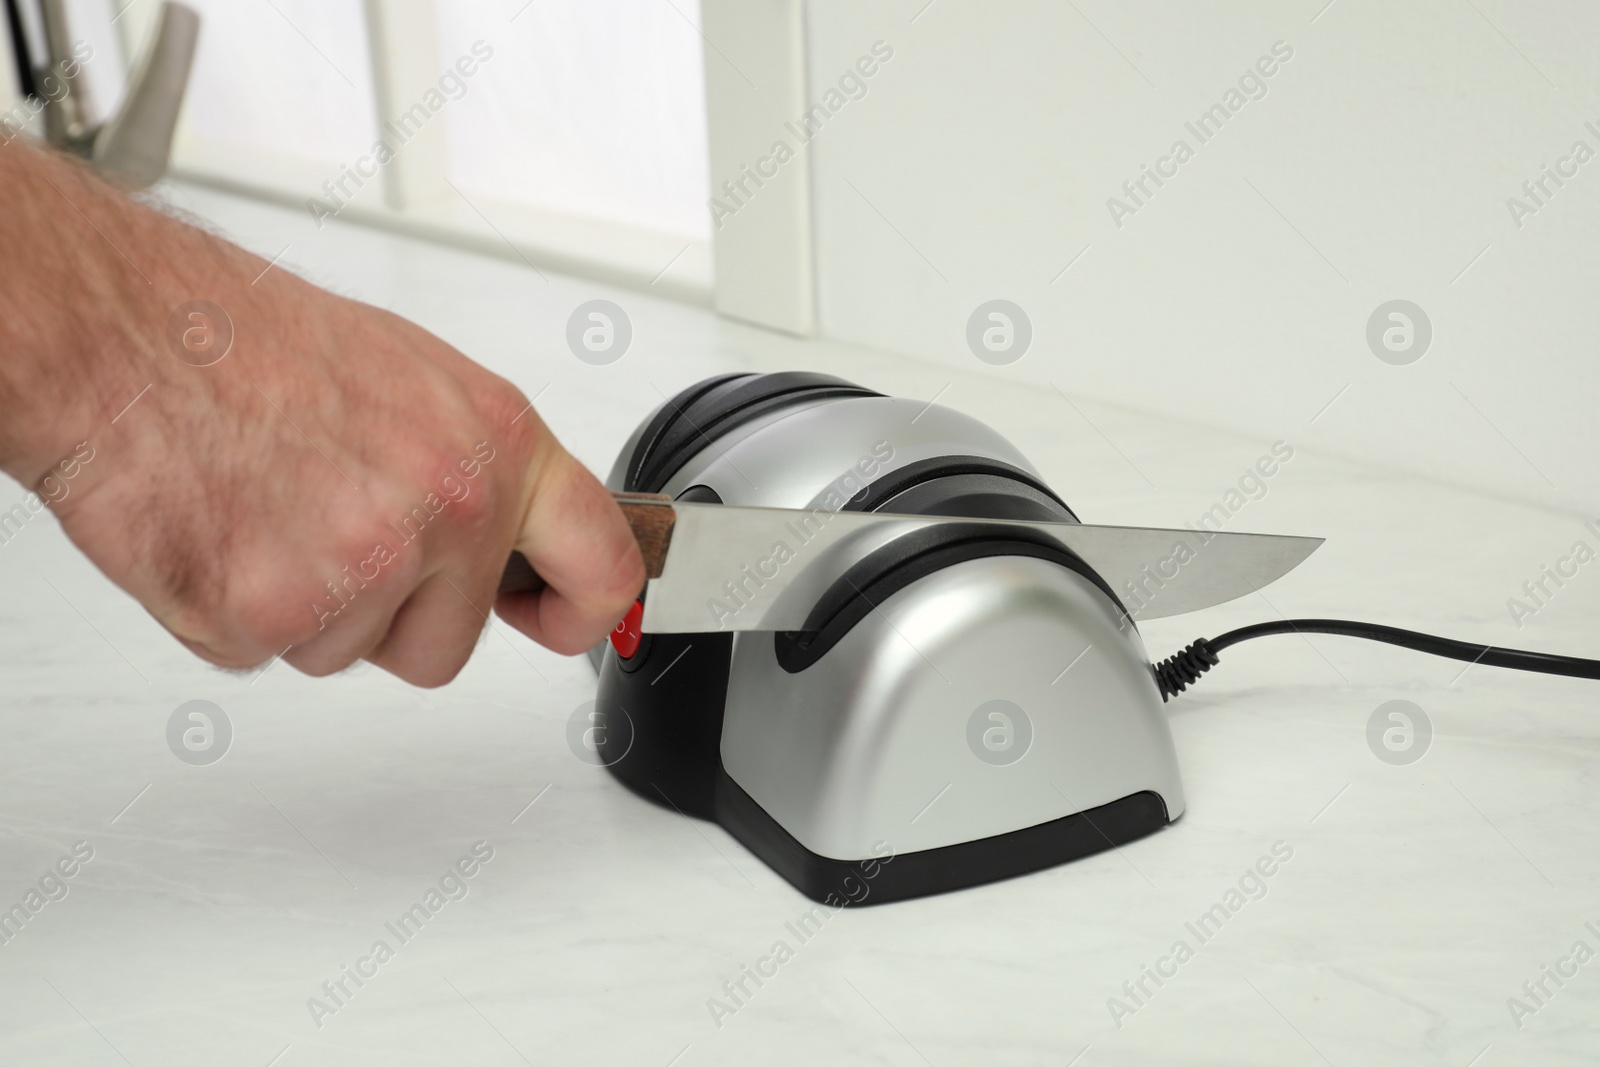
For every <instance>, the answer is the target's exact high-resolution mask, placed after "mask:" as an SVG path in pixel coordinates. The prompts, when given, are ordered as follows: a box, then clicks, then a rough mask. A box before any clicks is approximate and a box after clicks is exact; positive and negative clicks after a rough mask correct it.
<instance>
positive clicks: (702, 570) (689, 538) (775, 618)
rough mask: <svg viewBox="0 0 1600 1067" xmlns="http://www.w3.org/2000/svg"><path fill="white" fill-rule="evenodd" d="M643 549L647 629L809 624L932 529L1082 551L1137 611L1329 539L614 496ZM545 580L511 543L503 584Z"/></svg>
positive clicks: (1274, 572) (1266, 570)
mask: <svg viewBox="0 0 1600 1067" xmlns="http://www.w3.org/2000/svg"><path fill="white" fill-rule="evenodd" d="M613 496H615V498H616V501H617V504H618V505H619V506H620V507H621V509H622V513H623V515H624V516H625V517H626V518H627V520H628V525H629V526H630V527H632V529H633V534H634V538H635V540H637V541H638V542H639V549H640V552H641V553H642V554H643V556H644V561H645V573H646V575H647V576H648V579H649V581H648V582H647V584H646V587H645V593H644V597H643V599H644V617H643V621H642V623H641V625H640V629H641V631H642V632H644V633H705V632H716V631H720V630H730V631H731V630H786V631H794V630H803V629H804V628H805V624H806V619H807V617H808V616H809V615H810V614H811V610H812V608H813V607H814V606H815V605H816V603H817V600H818V598H819V597H820V596H821V595H822V594H823V592H824V591H826V590H827V589H828V587H829V586H831V585H832V584H833V583H834V582H836V581H838V580H839V579H841V578H842V577H844V576H845V575H846V573H847V572H848V571H849V569H850V567H851V566H853V565H854V564H856V563H858V562H860V561H861V560H862V559H864V558H865V557H866V556H868V555H869V554H871V553H872V552H873V551H875V550H877V549H880V548H884V547H885V546H887V545H889V544H890V543H891V542H894V541H895V540H897V539H898V538H902V537H905V536H907V535H908V534H914V533H917V532H918V531H921V530H928V529H931V528H933V527H940V526H950V525H958V526H962V527H980V528H982V530H984V531H988V530H992V531H993V532H994V534H995V536H997V537H1006V536H1012V537H1019V538H1023V539H1026V540H1030V541H1034V542H1038V541H1039V539H1040V535H1043V536H1044V537H1047V538H1050V539H1052V540H1054V541H1055V542H1058V543H1059V544H1060V545H1062V546H1064V547H1066V548H1067V549H1068V550H1070V551H1071V552H1074V553H1076V554H1077V556H1078V557H1079V558H1080V559H1082V560H1083V561H1084V562H1085V563H1087V564H1088V565H1089V567H1091V568H1092V569H1093V570H1094V571H1095V572H1097V573H1098V574H1099V575H1100V576H1101V577H1102V578H1103V579H1104V580H1105V582H1106V584H1107V585H1108V586H1109V587H1110V588H1111V589H1112V590H1113V591H1114V592H1115V593H1116V595H1117V597H1118V598H1119V599H1120V600H1121V601H1122V603H1123V606H1124V607H1125V608H1126V609H1127V611H1128V614H1129V615H1131V616H1132V617H1133V618H1135V619H1141V620H1142V619H1160V618H1166V617H1168V616H1171V615H1182V614H1184V613H1185V612H1190V611H1198V610H1199V609H1201V608H1208V607H1211V606H1212V605H1214V604H1221V603H1224V602H1226V601H1229V600H1234V599H1236V598H1238V597H1241V596H1244V595H1245V594H1246V593H1251V592H1254V591H1255V590H1257V589H1259V588H1261V587H1262V586H1264V585H1267V584H1268V583H1270V582H1273V581H1276V580H1277V579H1278V578H1281V577H1282V576H1283V575H1285V574H1287V573H1288V572H1289V571H1291V570H1293V569H1294V568H1295V567H1296V566H1298V565H1299V564H1300V563H1301V562H1302V561H1303V560H1304V559H1305V558H1306V557H1307V556H1309V555H1311V553H1312V552H1314V551H1315V550H1316V548H1317V546H1319V545H1321V544H1322V540H1323V539H1322V538H1320V537H1292V536H1284V535H1279V534H1257V533H1222V532H1218V531H1213V530H1196V529H1182V530H1176V529H1159V528H1153V527H1142V526H1090V525H1086V524H1083V523H1070V522H1020V521H1016V520H1012V519H969V518H952V517H946V516H941V515H894V514H886V513H884V512H876V511H832V510H829V509H826V508H817V509H793V508H767V507H740V506H734V505H728V504H697V503H689V502H686V501H674V500H673V499H672V498H671V497H667V496H661V495H656V494H647V493H615V494H613ZM543 586H544V580H543V579H542V578H540V577H539V575H538V574H537V573H535V571H534V569H533V567H532V566H530V565H529V563H528V561H527V559H526V558H525V557H524V556H522V554H521V553H517V552H513V553H512V554H511V559H510V560H509V561H508V562H507V564H506V568H505V572H504V574H503V575H502V577H501V579H500V589H501V591H502V592H531V591H534V590H537V589H540V588H542V587H543Z"/></svg>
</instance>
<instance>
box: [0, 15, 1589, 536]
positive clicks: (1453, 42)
mask: <svg viewBox="0 0 1600 1067" xmlns="http://www.w3.org/2000/svg"><path fill="white" fill-rule="evenodd" d="M62 2H63V6H64V7H65V8H66V9H67V10H68V11H69V12H70V14H71V16H72V20H73V24H74V28H73V37H74V38H75V39H77V38H83V39H86V40H89V41H91V42H93V43H94V45H95V46H96V48H95V59H94V60H93V61H91V62H89V63H87V64H85V69H86V76H88V77H89V78H90V81H91V88H92V89H93V95H94V97H95V99H96V101H97V102H98V103H99V106H101V107H102V108H103V109H105V110H107V111H109V110H110V109H112V108H113V107H114V105H115V95H116V93H117V91H118V88H119V86H120V85H121V84H122V83H123V82H124V81H125V80H126V79H127V77H128V72H129V69H130V67H131V66H132V65H133V64H134V63H135V62H136V57H137V56H138V54H139V51H140V48H141V46H142V42H143V41H144V40H145V39H146V38H147V36H148V35H149V34H150V33H151V30H152V26H153V24H154V22H155V21H156V19H157V16H158V12H159V10H160V7H159V4H158V0H133V2H129V0H62ZM188 2H189V3H190V5H191V6H192V7H193V8H195V9H196V10H197V11H198V12H199V13H200V14H201V16H202V18H203V21H204V31H203V33H202V35H201V37H202V40H201V44H200V47H199V49H198V52H197V55H196V59H195V64H194V70H193V77H192V80H191V84H190V86H189V91H188V93H187V96H186V99H185V104H184V107H183V110H182V113H181V117H180V120H179V123H178V126H177V131H176V136H175V138H174V143H173V152H172V173H173V174H174V175H175V176H177V177H179V178H182V179H187V180H190V181H194V182H201V183H208V184H211V185H215V186H221V187H223V188H225V189H228V190H231V191H235V192H243V193H246V194H248V195H251V196H256V197H263V198H267V199H270V200H274V201H278V202H281V203H284V204H290V205H293V206H296V207H303V208H306V209H307V210H308V211H310V212H311V213H312V215H313V216H314V217H317V219H318V222H319V225H320V224H322V223H324V222H325V221H326V220H327V219H329V218H332V217H334V216H337V218H338V219H339V220H340V221H353V222H357V223H360V224H364V225H370V226H377V227H385V228H389V229H393V230H399V231H403V232H406V233H409V234H411V235H414V236H421V237H423V238H425V239H428V240H432V241H437V242H441V243H445V244H451V245H456V246H462V247H467V248H471V249H474V250H477V251H481V252H484V253H486V254H490V255H495V256H501V257H507V258H520V259H522V260H525V261H527V262H528V263H530V264H535V265H537V266H539V267H547V268H552V269H555V270H559V271H563V272H566V273H569V274H576V275H578V276H581V277H588V278H592V279H595V280H597V281H600V282H603V283H606V284H609V285H620V286H624V287H632V288H636V289H642V290H647V291H649V292H651V293H654V294H666V295H668V296H670V297H672V298H673V299H676V300H679V301H683V302H687V303H690V304H697V305H706V306H710V307H713V308H715V309H716V310H717V311H718V312H719V313H720V314H722V315H724V316H727V317H730V318H734V319H738V320H741V321H743V322H746V323H753V324H755V325H758V326H761V327H765V328H767V329H770V330H774V331H779V332H782V333H786V334H791V335H798V336H800V337H815V338H820V339H827V340H833V341H840V342H845V343H848V344H853V345H858V346H862V347H866V348H872V349H878V350H883V351H888V352H895V353H902V354H908V355H912V356H916V357H920V358H923V359H926V360H929V361H936V362H943V363H947V364H951V365H955V366H959V367H961V368H963V369H965V370H978V371H981V372H982V373H986V374H991V375H995V376H1000V377H1003V378H1005V379H1009V380H1012V381H1024V382H1034V383H1038V384H1040V385H1045V383H1053V384H1055V385H1056V386H1057V387H1058V388H1061V389H1063V390H1064V391H1067V392H1070V393H1072V394H1074V395H1082V396H1085V397H1090V398H1094V399H1098V400H1101V401H1109V402H1113V403H1117V404H1122V405H1126V406H1129V407H1132V408H1136V409H1140V410H1144V411H1150V412H1157V413H1163V414H1171V415H1175V416H1178V417H1181V418H1182V419H1185V420H1188V421H1192V422H1198V423H1202V424H1209V425H1213V426H1218V427H1223V428H1228V429H1236V430H1241V431H1245V432H1248V433H1250V434H1252V435H1256V436H1267V437H1269V438H1270V437H1285V438H1290V437H1292V438H1293V439H1294V440H1295V441H1296V442H1297V443H1303V444H1306V445H1310V446H1313V447H1316V448H1319V449H1321V450H1323V451H1327V452H1331V453H1333V454H1336V455H1341V456H1344V457H1347V458H1353V459H1357V460H1362V461H1367V462H1373V463H1378V464H1381V465H1385V466H1391V467H1397V468H1401V469H1404V470H1407V471H1409V472H1412V473H1421V474H1425V475H1428V476H1431V477H1435V478H1440V479H1443V480H1445V481H1450V482H1454V483H1456V484H1460V485H1464V486H1469V487H1472V488H1476V489H1479V490H1483V491H1487V492H1490V493H1493V494H1497V495H1504V496H1508V497H1513V498H1516V499H1519V500H1523V501H1529V502H1538V503H1544V504H1549V505H1555V506H1558V507H1563V508H1576V509H1579V510H1587V511H1589V512H1593V511H1594V510H1595V509H1596V508H1600V472H1597V470H1596V467H1595V464H1594V462H1593V457H1594V456H1595V455H1596V452H1597V447H1596V446H1597V445H1600V433H1597V431H1596V429H1595V425H1596V423H1595V419H1594V416H1593V411H1594V407H1595V402H1596V400H1597V399H1600V361H1597V360H1596V359H1595V358H1594V354H1595V346H1596V340H1597V338H1600V321H1597V318H1600V312H1597V310H1596V308H1597V303H1596V301H1595V300H1594V298H1593V284H1594V279H1595V278H1596V276H1597V273H1596V268H1597V266H1600V262H1597V257H1600V242H1597V240H1596V238H1597V237H1600V164H1597V163H1593V162H1591V157H1592V156H1593V155H1594V153H1595V152H1597V151H1600V58H1597V57H1596V55H1595V53H1594V50H1593V49H1592V48H1591V47H1589V45H1590V44H1591V43H1592V42H1593V41H1594V40H1595V39H1596V33H1597V32H1600V8H1596V7H1595V6H1593V5H1590V4H1583V3H1577V2H1568V3H1561V2H1552V3H1541V4H1527V3H1519V2H1514V0H1426V2H1419V3H1413V4H1407V5H1404V6H1403V7H1400V8H1397V7H1395V6H1393V5H1381V4H1378V3H1376V2H1372V0H1333V2H1331V3H1330V2H1328V0H1308V2H1307V3H1303V4H1295V5H1285V4H1282V3H1267V2H1256V3H1251V2H1235V3H1227V4H1210V5H1167V4H1149V3H1109V2H1098V0H1075V2H1072V3H1062V2H1012V3H1007V4H1004V5H992V4H990V5H982V4H974V3H962V2H960V0H905V2H884V3H876V4H869V5H862V4H856V3H850V2H847V0H809V2H803V0H703V2H701V3H696V2H694V0H586V2H581V3H580V2H578V0H534V2H529V0H505V2H497V0H482V2H475V3H471V4H447V3H443V2H442V0H366V2H362V0H252V2H239V0H188ZM8 3H9V4H10V5H11V8H12V16H13V17H12V19H11V20H10V22H11V25H12V29H13V32H14V34H15V35H17V36H19V37H20V38H22V40H23V42H24V44H25V43H26V42H27V41H28V40H29V39H30V38H31V39H33V40H34V41H35V54H37V53H38V49H39V45H38V43H37V42H38V40H40V39H42V37H41V33H40V31H38V30H36V29H34V30H31V31H30V26H33V25H34V24H37V23H39V22H40V21H41V16H40V15H39V13H38V12H39V10H40V9H41V4H42V0H8ZM45 6H48V5H45ZM30 12H31V13H30ZM5 53H6V54H5V59H4V62H9V63H12V64H13V65H14V66H16V65H25V64H17V63H16V57H17V56H18V55H20V54H21V53H19V52H18V51H17V50H16V49H7V50H5ZM468 70H470V71H471V73H467V71H468ZM3 73H4V76H3V77H0V92H3V93H9V94H12V96H13V99H15V95H16V94H17V93H18V92H19V91H20V89H21V88H22V84H21V81H20V80H19V78H18V77H17V71H16V70H11V71H5V72H3ZM0 103H5V104H7V105H8V106H9V104H10V103H11V101H0ZM419 106H420V110H419ZM408 116H409V118H408ZM1180 143H1181V144H1182V145H1184V146H1185V148H1186V151H1179V150H1178V146H1179V144H1180ZM379 145H383V146H385V147H386V150H387V155H388V156H389V157H392V158H384V159H380V158H378V155H377V154H376V153H375V149H376V148H377V147H378V146H379ZM780 145H781V146H782V149H781V150H780V148H779V146H780ZM1580 146H1581V147H1580ZM1591 171H1593V172H1594V173H1593V174H1591V173H1590V172H1591ZM318 205H320V207H319V206H318ZM491 220H492V221H491ZM994 300H1001V301H1005V302H1007V306H1008V307H1009V308H1010V309H1011V310H1004V317H1005V318H1006V321H1007V322H1010V320H1012V319H1017V317H1018V315H1020V316H1021V319H1018V323H1020V324H1021V325H1022V326H1024V327H1025V329H1024V330H1023V339H1022V341H1021V342H1020V344H1019V341H1018V340H1017V339H1015V338H1014V339H1013V340H1012V341H1011V342H1010V343H1011V344H1012V345H1013V349H1012V351H1011V352H1010V353H1007V352H999V353H996V352H992V351H991V352H988V354H987V355H985V356H982V357H980V358H979V359H974V354H975V352H976V350H975V349H974V347H973V343H972V342H971V341H969V332H970V331H969V326H971V325H972V324H973V322H975V321H976V322H977V323H978V325H979V327H980V328H979V329H978V331H977V336H978V337H979V338H980V339H981V337H982V336H983V330H984V329H987V328H988V327H989V326H991V325H993V324H994V323H996V322H1000V321H1001V320H996V319H991V318H990V314H991V313H992V309H989V310H984V308H985V307H986V305H987V304H988V302H990V301H994ZM1397 301H1398V302H1401V303H1396V302H1397ZM1397 309H1398V310H1397ZM1395 315H1399V316H1400V317H1398V318H1396V317H1394V316H1395ZM974 316H976V319H975V318H974ZM1024 320H1025V321H1024ZM1018 323H1011V325H1010V326H1005V327H1004V328H1003V329H1002V333H1004V332H1005V329H1014V328H1015V327H1016V326H1017V325H1018ZM994 336H995V337H1000V335H999V334H996V335H994ZM1385 338H1387V340H1385ZM1002 340H1004V339H1003V338H1002ZM1393 346H1399V347H1398V348H1395V347H1393ZM1018 347H1020V348H1021V351H1020V352H1019V351H1018V350H1017V349H1018Z"/></svg>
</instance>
